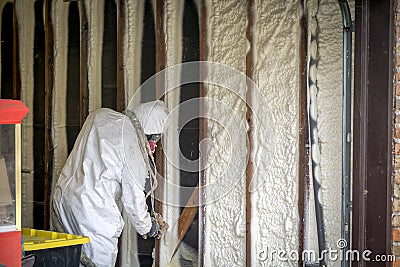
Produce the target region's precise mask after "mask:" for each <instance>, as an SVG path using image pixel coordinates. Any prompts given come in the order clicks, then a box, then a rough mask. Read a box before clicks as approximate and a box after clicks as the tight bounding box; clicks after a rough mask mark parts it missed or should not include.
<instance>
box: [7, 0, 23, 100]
mask: <svg viewBox="0 0 400 267" xmlns="http://www.w3.org/2000/svg"><path fill="white" fill-rule="evenodd" d="M13 24H14V29H13V32H14V33H13V99H21V69H20V66H19V32H18V17H17V11H16V7H15V4H14V21H13ZM3 67H5V66H3Z"/></svg>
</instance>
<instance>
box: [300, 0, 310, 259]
mask: <svg viewBox="0 0 400 267" xmlns="http://www.w3.org/2000/svg"><path fill="white" fill-rule="evenodd" d="M300 4H301V7H302V10H303V15H302V16H301V18H300V40H299V71H300V74H299V144H298V149H299V165H298V183H299V185H298V195H299V198H298V204H297V210H298V214H299V248H298V252H299V255H302V253H303V251H304V242H305V231H306V229H305V207H306V206H307V204H308V201H309V198H308V195H309V192H310V189H309V184H310V176H309V167H308V163H309V148H308V147H307V145H308V144H309V134H308V115H307V114H308V113H307V53H308V52H307V51H308V48H307V26H308V22H307V14H306V13H305V10H306V9H305V3H304V0H301V3H300ZM298 266H299V267H300V266H303V259H302V258H300V259H299V262H298Z"/></svg>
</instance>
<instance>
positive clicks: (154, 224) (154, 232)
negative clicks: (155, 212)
mask: <svg viewBox="0 0 400 267" xmlns="http://www.w3.org/2000/svg"><path fill="white" fill-rule="evenodd" d="M159 231H160V225H158V222H157V220H156V218H154V217H151V228H150V231H149V232H148V233H147V236H148V237H156V236H157V234H158V232H159Z"/></svg>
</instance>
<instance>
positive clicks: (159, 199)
mask: <svg viewBox="0 0 400 267" xmlns="http://www.w3.org/2000/svg"><path fill="white" fill-rule="evenodd" d="M155 3H156V6H155V7H153V8H155V11H156V12H155V13H156V17H155V19H156V20H155V28H156V73H158V72H159V71H161V70H163V69H164V68H165V64H166V47H165V34H164V10H165V0H156V2H155ZM164 90H165V80H164V77H160V75H158V77H157V79H156V98H157V99H161V100H164ZM156 167H157V171H158V173H160V174H161V177H157V178H158V179H157V180H158V186H157V189H156V192H155V193H156V194H155V195H156V202H155V210H156V211H157V212H158V213H160V214H162V212H163V194H164V176H165V172H164V150H163V147H162V144H161V142H159V144H158V147H157V150H156ZM160 242H161V239H156V243H155V259H154V266H155V267H159V266H160Z"/></svg>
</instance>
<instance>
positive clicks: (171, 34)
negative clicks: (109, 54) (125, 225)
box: [160, 0, 184, 266]
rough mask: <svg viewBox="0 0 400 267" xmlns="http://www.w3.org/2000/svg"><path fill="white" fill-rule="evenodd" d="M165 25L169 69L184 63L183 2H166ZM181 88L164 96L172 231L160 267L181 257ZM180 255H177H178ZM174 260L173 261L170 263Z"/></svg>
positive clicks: (174, 79)
mask: <svg viewBox="0 0 400 267" xmlns="http://www.w3.org/2000/svg"><path fill="white" fill-rule="evenodd" d="M164 5H165V15H164V25H165V28H164V29H163V30H164V34H165V44H166V47H168V49H166V67H167V68H168V67H171V66H174V65H176V64H179V63H181V61H182V20H183V9H184V1H179V0H168V1H166V2H165V4H164ZM165 75H166V76H165V84H166V88H170V87H171V85H172V84H179V81H180V79H181V76H180V72H172V73H171V72H169V71H168V70H167V71H166V73H165ZM179 100H180V87H176V88H174V89H173V90H170V91H168V93H167V94H166V95H165V102H166V104H167V107H168V110H169V111H173V112H172V113H171V117H170V119H169V122H170V124H169V127H168V133H167V135H166V137H167V139H166V140H165V144H163V145H164V146H163V147H164V150H165V153H166V158H167V160H165V165H164V166H165V173H164V174H165V178H166V180H167V181H168V182H166V183H164V188H165V189H164V200H165V201H164V205H163V217H164V219H165V220H166V221H167V223H169V225H170V226H171V228H170V230H169V231H168V233H167V234H166V235H165V237H164V241H163V242H161V245H160V266H167V265H168V264H170V263H171V265H172V266H175V265H178V257H174V258H173V259H171V257H172V253H173V252H174V251H173V250H174V249H175V247H176V246H177V245H178V244H177V241H178V219H179V211H180V208H179V207H177V206H175V205H171V203H177V202H178V201H179V197H180V195H179V190H177V189H178V188H177V187H174V186H170V183H171V184H175V185H179V182H180V171H179V168H178V166H176V164H174V163H176V162H179V149H177V148H178V147H179V143H178V139H177V138H174V137H176V136H179V132H178V130H179V129H178V121H179V107H178V106H179V102H180V101H179ZM177 254H178V253H177ZM171 260H172V261H171Z"/></svg>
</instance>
